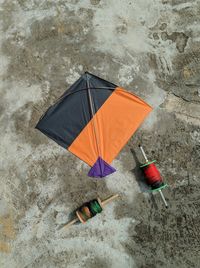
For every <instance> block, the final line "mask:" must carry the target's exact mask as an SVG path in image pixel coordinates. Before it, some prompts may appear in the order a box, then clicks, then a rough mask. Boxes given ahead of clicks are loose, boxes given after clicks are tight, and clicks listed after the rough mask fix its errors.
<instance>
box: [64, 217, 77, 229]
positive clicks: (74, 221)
mask: <svg viewBox="0 0 200 268" xmlns="http://www.w3.org/2000/svg"><path fill="white" fill-rule="evenodd" d="M78 221H79V218H78V217H77V218H75V219H73V220H71V221H70V222H68V223H67V224H66V225H65V226H63V227H64V228H68V227H70V226H71V225H73V224H74V223H76V222H78Z"/></svg>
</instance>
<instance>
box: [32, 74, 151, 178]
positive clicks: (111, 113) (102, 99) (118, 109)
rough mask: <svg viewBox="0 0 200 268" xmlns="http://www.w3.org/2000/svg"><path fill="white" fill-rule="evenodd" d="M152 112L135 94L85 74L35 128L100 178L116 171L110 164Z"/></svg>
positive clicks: (91, 175)
mask: <svg viewBox="0 0 200 268" xmlns="http://www.w3.org/2000/svg"><path fill="white" fill-rule="evenodd" d="M151 110H152V107H151V106H149V105H148V104H147V103H146V102H144V101H143V100H142V99H140V98H139V97H137V96H136V95H134V94H132V93H130V92H128V91H126V90H125V89H123V88H121V87H118V86H116V85H115V84H113V83H110V82H108V81H106V80H103V79H101V78H99V77H97V76H95V75H93V74H91V73H88V72H86V73H84V74H83V75H82V76H81V77H80V78H79V79H78V80H77V81H76V82H75V83H74V84H73V85H72V86H71V87H70V88H69V89H68V90H67V91H66V92H65V93H64V94H63V95H62V96H61V97H60V98H59V99H58V100H57V102H56V103H55V104H54V105H52V106H51V107H50V108H49V109H48V110H47V111H46V113H45V114H44V115H43V116H42V117H41V118H40V120H39V122H38V124H37V125H36V128H37V129H39V130H40V131H41V132H42V133H43V134H45V135H46V136H48V137H49V138H51V139H52V140H54V141H55V142H56V143H58V144H59V145H60V146H62V147H64V148H65V149H67V150H68V151H70V152H71V153H73V154H74V155H76V156H77V157H78V158H80V159H81V160H83V161H84V162H85V163H87V164H88V165H89V166H91V169H90V171H89V173H88V176H90V177H96V178H102V177H105V176H107V175H109V174H111V173H113V172H115V171H116V170H115V169H114V168H113V167H112V166H111V165H110V164H111V162H112V161H113V159H114V158H115V157H116V156H117V155H118V153H119V152H120V150H121V149H122V148H123V147H124V145H125V144H126V143H127V142H128V140H129V139H130V138H131V136H132V135H133V133H134V132H135V131H136V130H137V128H138V127H139V126H140V124H141V123H142V122H143V120H144V119H145V117H146V116H147V115H148V113H149V112H150V111H151Z"/></svg>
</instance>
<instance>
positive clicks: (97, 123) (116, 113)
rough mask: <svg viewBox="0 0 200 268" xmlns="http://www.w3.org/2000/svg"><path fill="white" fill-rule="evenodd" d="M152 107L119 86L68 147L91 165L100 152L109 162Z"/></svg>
mask: <svg viewBox="0 0 200 268" xmlns="http://www.w3.org/2000/svg"><path fill="white" fill-rule="evenodd" d="M151 110H152V107H151V106H149V105H148V104H147V103H146V102H144V101H143V100H141V99H140V98H138V97H137V96H135V95H133V94H131V93H129V92H127V91H126V90H124V89H123V88H120V87H118V88H116V89H115V91H114V92H113V93H112V94H111V96H110V97H109V98H108V99H107V100H106V101H105V103H104V104H103V105H102V106H101V108H100V109H99V110H98V111H97V113H96V114H95V115H94V117H93V118H92V119H91V120H90V121H89V123H88V124H87V125H86V126H85V128H84V129H83V130H82V131H81V132H80V134H79V135H78V136H77V138H76V139H75V140H74V141H73V143H72V144H71V145H70V147H68V150H69V151H70V152H72V153H73V154H75V155H76V156H78V157H79V158H80V159H82V160H83V161H84V162H86V163H87V164H89V165H90V166H93V165H94V163H95V162H96V161H97V159H98V157H99V156H100V157H101V158H102V159H104V161H106V162H107V163H109V164H110V163H111V162H112V161H113V159H114V158H115V157H116V156H117V155H118V153H119V152H120V150H121V149H122V148H123V146H124V145H125V144H126V143H127V141H128V140H129V139H130V138H131V136H132V135H133V133H134V132H135V131H136V130H137V128H138V127H139V125H140V124H141V123H142V122H143V120H144V119H145V117H146V116H147V115H148V113H149V112H150V111H151Z"/></svg>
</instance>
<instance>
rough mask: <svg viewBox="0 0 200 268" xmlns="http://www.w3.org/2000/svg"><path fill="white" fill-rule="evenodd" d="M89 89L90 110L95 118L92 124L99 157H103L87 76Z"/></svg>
mask: <svg viewBox="0 0 200 268" xmlns="http://www.w3.org/2000/svg"><path fill="white" fill-rule="evenodd" d="M87 88H88V95H89V102H90V109H91V112H92V117H93V120H92V124H93V129H94V136H95V141H96V146H97V151H98V156H101V151H100V147H99V139H98V135H97V127H96V124H95V120H94V116H95V111H94V103H93V100H92V95H91V91H90V85H89V81H88V76H87Z"/></svg>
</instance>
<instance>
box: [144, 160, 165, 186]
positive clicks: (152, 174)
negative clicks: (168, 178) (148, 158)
mask: <svg viewBox="0 0 200 268" xmlns="http://www.w3.org/2000/svg"><path fill="white" fill-rule="evenodd" d="M143 172H144V176H145V178H146V180H147V183H148V184H150V185H152V184H154V183H155V182H160V181H161V182H162V177H161V175H160V172H159V171H158V169H157V167H156V165H155V164H154V163H151V164H149V165H148V166H145V167H144V168H143Z"/></svg>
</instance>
